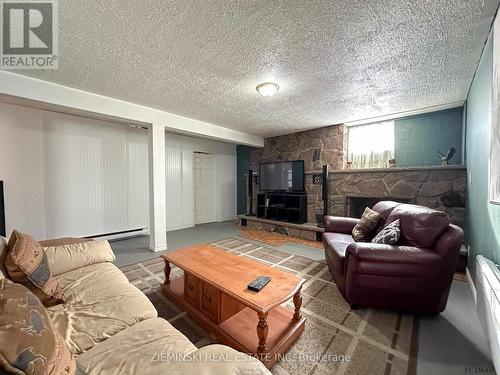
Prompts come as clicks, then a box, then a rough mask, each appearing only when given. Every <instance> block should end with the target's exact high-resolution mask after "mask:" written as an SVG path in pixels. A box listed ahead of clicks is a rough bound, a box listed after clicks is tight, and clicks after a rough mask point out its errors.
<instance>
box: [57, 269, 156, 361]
mask: <svg viewBox="0 0 500 375" xmlns="http://www.w3.org/2000/svg"><path fill="white" fill-rule="evenodd" d="M56 279H57V281H58V282H59V285H60V287H61V290H62V295H63V299H64V304H60V305H56V306H53V307H50V308H48V311H49V315H50V318H51V319H52V321H53V323H54V326H55V328H56V329H57V330H58V331H59V332H60V333H61V335H62V336H63V338H64V340H65V341H66V343H67V345H68V347H69V349H70V350H71V352H72V353H74V354H81V353H83V352H85V351H87V350H89V349H91V348H93V347H94V346H95V345H96V344H98V343H100V342H101V341H103V340H105V339H107V338H109V337H111V336H113V335H115V334H117V333H118V332H120V331H122V330H124V329H127V328H128V327H129V326H132V325H134V324H136V323H138V322H141V321H143V320H146V319H150V318H155V317H156V316H157V315H158V314H157V312H156V309H155V308H154V306H153V305H152V303H151V302H150V301H149V299H148V298H147V297H146V296H145V295H144V294H143V293H142V292H141V291H140V290H139V289H137V288H136V287H135V286H133V285H132V284H130V283H129V281H128V280H127V278H126V277H125V275H124V274H123V273H122V272H121V271H120V270H119V269H118V268H117V267H116V266H115V265H114V264H112V263H98V264H93V265H90V266H85V267H82V268H78V269H76V270H74V271H70V272H67V273H64V274H62V275H59V276H56Z"/></svg>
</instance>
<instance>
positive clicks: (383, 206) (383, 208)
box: [372, 201, 401, 237]
mask: <svg viewBox="0 0 500 375" xmlns="http://www.w3.org/2000/svg"><path fill="white" fill-rule="evenodd" d="M400 204H401V203H398V202H393V201H381V202H378V203H377V204H375V205H374V206H373V208H372V210H373V211H375V212H377V213H378V214H379V215H380V220H379V221H378V223H377V225H376V226H375V229H374V230H373V233H372V234H373V237H375V235H376V234H377V233H378V232H380V231H381V230H382V228H383V227H384V226H385V224H386V222H387V218H388V217H389V215H390V214H391V212H392V210H394V208H396V207H397V206H399V205H400Z"/></svg>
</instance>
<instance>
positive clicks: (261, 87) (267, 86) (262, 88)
mask: <svg viewBox="0 0 500 375" xmlns="http://www.w3.org/2000/svg"><path fill="white" fill-rule="evenodd" d="M279 88H280V87H279V86H278V84H276V83H274V82H264V83H260V84H258V85H257V87H256V88H255V89H256V90H257V91H258V92H259V94H260V95H262V96H266V97H267V96H273V95H274V94H276V92H277V91H278V89H279Z"/></svg>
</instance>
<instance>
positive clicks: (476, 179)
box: [465, 34, 500, 279]
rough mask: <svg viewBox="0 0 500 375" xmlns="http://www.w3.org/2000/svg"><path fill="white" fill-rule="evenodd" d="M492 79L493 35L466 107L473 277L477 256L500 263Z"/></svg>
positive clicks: (468, 235)
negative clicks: (491, 183)
mask: <svg viewBox="0 0 500 375" xmlns="http://www.w3.org/2000/svg"><path fill="white" fill-rule="evenodd" d="M492 82H493V38H492V36H491V34H490V37H489V39H488V41H487V43H486V46H485V48H484V51H483V55H482V57H481V62H480V64H479V66H478V69H477V71H476V75H475V77H474V80H473V81H472V85H471V88H470V91H469V96H468V97H467V106H466V136H465V139H466V142H465V149H466V154H467V171H468V178H467V210H466V230H465V234H466V242H467V244H468V245H469V246H470V254H469V260H468V265H467V266H468V268H469V270H470V272H471V274H472V276H473V279H474V276H475V258H476V256H477V255H483V256H485V257H486V258H489V259H490V260H492V261H494V262H495V263H497V264H498V263H500V206H498V205H494V204H491V203H489V194H488V165H489V161H488V160H489V150H490V139H491V94H492V92H491V90H492Z"/></svg>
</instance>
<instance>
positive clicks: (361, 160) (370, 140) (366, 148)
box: [347, 121, 394, 169]
mask: <svg viewBox="0 0 500 375" xmlns="http://www.w3.org/2000/svg"><path fill="white" fill-rule="evenodd" d="M347 147H348V150H347V151H348V160H349V161H350V162H352V168H354V169H364V168H386V167H387V166H388V161H389V159H392V158H394V121H385V122H379V123H373V124H367V125H358V126H353V127H350V128H349V138H348V146H347Z"/></svg>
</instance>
